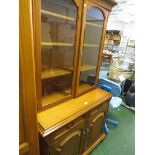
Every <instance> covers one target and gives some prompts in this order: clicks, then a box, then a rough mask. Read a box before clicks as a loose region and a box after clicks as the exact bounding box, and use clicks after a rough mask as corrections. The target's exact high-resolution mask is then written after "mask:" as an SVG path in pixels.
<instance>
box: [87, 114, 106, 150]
mask: <svg viewBox="0 0 155 155" xmlns="http://www.w3.org/2000/svg"><path fill="white" fill-rule="evenodd" d="M104 118H105V113H104V112H100V113H99V114H97V115H96V116H95V117H94V118H92V119H90V121H89V122H88V127H87V136H86V139H85V144H84V148H85V149H87V148H88V147H89V146H90V145H92V144H93V143H94V142H95V141H96V140H97V139H98V138H99V137H100V136H101V135H102V134H103V127H104Z"/></svg>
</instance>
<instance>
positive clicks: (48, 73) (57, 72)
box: [41, 68, 71, 79]
mask: <svg viewBox="0 0 155 155" xmlns="http://www.w3.org/2000/svg"><path fill="white" fill-rule="evenodd" d="M68 74H71V72H69V71H66V70H64V69H59V68H53V69H50V70H45V71H42V72H41V79H48V78H51V77H58V76H62V75H68Z"/></svg>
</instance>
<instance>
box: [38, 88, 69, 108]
mask: <svg viewBox="0 0 155 155" xmlns="http://www.w3.org/2000/svg"><path fill="white" fill-rule="evenodd" d="M66 92H67V93H68V95H71V90H66ZM68 95H67V94H65V93H64V92H53V93H52V94H51V95H48V96H45V97H43V98H42V101H41V103H42V106H45V105H48V104H50V103H53V102H56V101H58V100H62V99H63V98H65V97H66V96H68Z"/></svg>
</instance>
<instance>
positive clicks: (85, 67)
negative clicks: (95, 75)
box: [64, 64, 96, 71]
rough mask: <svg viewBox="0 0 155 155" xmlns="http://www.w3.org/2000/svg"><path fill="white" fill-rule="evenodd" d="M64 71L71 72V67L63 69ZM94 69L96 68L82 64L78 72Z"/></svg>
mask: <svg viewBox="0 0 155 155" xmlns="http://www.w3.org/2000/svg"><path fill="white" fill-rule="evenodd" d="M64 69H66V70H69V71H73V67H69V66H68V67H65V68H64ZM94 69H96V66H93V65H89V64H84V65H82V66H81V70H80V71H88V70H94Z"/></svg>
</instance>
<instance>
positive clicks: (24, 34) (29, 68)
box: [19, 0, 39, 155]
mask: <svg viewBox="0 0 155 155" xmlns="http://www.w3.org/2000/svg"><path fill="white" fill-rule="evenodd" d="M19 6H20V7H19V37H20V39H19V64H20V65H19V71H20V74H19V76H20V90H19V91H20V103H19V104H20V110H21V109H22V111H20V113H21V115H22V121H23V124H24V126H23V127H24V135H25V136H24V138H22V139H21V138H20V140H22V141H20V152H21V153H22V152H27V151H28V154H29V155H39V139H38V131H37V104H36V103H37V102H36V91H35V66H34V45H33V27H32V26H33V25H32V10H31V9H32V1H31V0H27V1H25V0H20V1H19ZM21 115H20V116H21ZM19 130H21V129H19ZM22 130H23V129H22ZM28 148H29V149H28Z"/></svg>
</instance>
